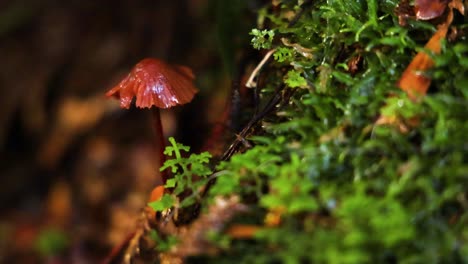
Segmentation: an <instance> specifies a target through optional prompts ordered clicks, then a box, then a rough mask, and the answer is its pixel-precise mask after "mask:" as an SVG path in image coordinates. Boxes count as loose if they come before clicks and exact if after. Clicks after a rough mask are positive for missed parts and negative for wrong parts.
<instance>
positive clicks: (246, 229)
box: [226, 225, 260, 239]
mask: <svg viewBox="0 0 468 264" xmlns="http://www.w3.org/2000/svg"><path fill="white" fill-rule="evenodd" d="M258 230H260V227H259V226H256V225H233V226H231V227H229V228H228V230H227V231H226V234H227V235H229V236H230V237H232V238H237V239H246V238H252V237H253V236H254V235H255V233H256V232H257V231H258Z"/></svg>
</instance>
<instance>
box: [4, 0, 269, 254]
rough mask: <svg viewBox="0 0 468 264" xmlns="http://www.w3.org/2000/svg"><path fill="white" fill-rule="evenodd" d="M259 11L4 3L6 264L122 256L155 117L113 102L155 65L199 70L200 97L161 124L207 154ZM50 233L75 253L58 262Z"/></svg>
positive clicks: (180, 4) (144, 183)
mask: <svg viewBox="0 0 468 264" xmlns="http://www.w3.org/2000/svg"><path fill="white" fill-rule="evenodd" d="M259 5H260V3H259V2H258V1H241V0H237V1H213V0H186V1H183V0H174V1H115V0H113V1H108V0H103V1H54V0H22V1H20V0H16V1H14V0H2V1H1V2H0V62H1V63H0V177H1V184H0V241H2V242H0V263H35V262H53V261H58V263H62V262H63V263H70V262H79V261H85V263H87V262H90V261H91V262H93V261H96V260H97V259H100V258H102V256H104V255H106V253H107V252H108V250H109V249H110V248H112V247H113V246H115V245H116V244H118V243H119V241H121V240H122V239H123V238H124V237H125V236H126V235H127V234H128V232H129V230H131V229H132V228H133V226H134V224H135V219H136V218H137V217H138V213H139V211H140V210H141V208H142V207H143V206H144V204H145V203H146V199H147V196H148V193H149V191H150V190H151V187H152V186H154V184H155V183H156V182H157V181H158V179H157V167H158V164H157V160H158V159H157V156H156V153H155V146H154V143H153V142H154V141H153V140H154V138H155V133H154V131H153V130H152V125H151V120H150V113H149V111H148V110H140V109H135V107H131V109H130V110H122V109H120V108H119V107H118V102H117V101H115V100H110V99H107V98H105V96H104V93H105V92H106V91H107V90H108V89H110V88H111V87H112V86H113V85H115V84H117V83H118V81H119V80H120V79H121V78H122V77H123V76H124V75H125V74H126V73H128V72H129V71H130V69H131V68H132V66H133V65H135V64H136V63H137V62H138V61H140V60H141V59H143V58H145V57H155V58H160V59H164V60H166V61H168V62H170V63H176V64H182V65H187V66H189V67H191V68H192V69H193V71H194V72H195V75H196V76H197V80H196V86H197V87H198V89H199V90H200V92H199V94H197V96H196V97H195V99H194V101H193V102H192V103H190V104H188V105H186V106H183V107H178V108H176V109H171V110H167V111H163V116H162V118H163V123H164V127H165V132H166V133H165V134H166V135H165V136H166V137H168V136H175V137H176V139H177V141H179V142H182V143H184V144H186V145H190V146H192V150H193V151H195V152H197V151H198V150H200V149H202V147H203V146H204V142H205V140H206V139H207V138H209V137H210V131H211V128H212V127H213V125H214V124H216V123H219V122H222V121H223V120H222V117H223V111H224V109H225V105H226V103H227V102H229V94H230V87H231V82H232V81H233V77H232V76H239V74H240V73H239V72H238V71H239V70H238V69H236V67H235V65H236V63H237V61H238V58H239V57H241V56H242V53H243V52H244V51H245V50H248V49H249V48H248V46H249V39H248V38H249V37H248V31H249V30H250V29H251V28H252V27H254V25H255V11H256V9H257V8H258V6H259ZM50 230H54V232H55V231H56V232H57V233H58V234H59V237H62V238H63V239H64V241H65V242H64V243H62V246H63V245H64V246H63V247H59V246H60V243H58V246H57V248H58V249H57V250H56V251H54V252H52V253H50V254H49V253H47V252H44V247H43V246H40V245H41V243H40V242H39V241H42V240H41V239H43V240H44V241H49V242H50V240H51V238H50V232H49V231H50ZM45 244H46V245H49V244H52V245H54V243H49V244H47V243H45ZM46 248H47V247H46ZM52 249H54V247H53V246H52ZM52 251H53V250H52ZM12 261H13V262H12Z"/></svg>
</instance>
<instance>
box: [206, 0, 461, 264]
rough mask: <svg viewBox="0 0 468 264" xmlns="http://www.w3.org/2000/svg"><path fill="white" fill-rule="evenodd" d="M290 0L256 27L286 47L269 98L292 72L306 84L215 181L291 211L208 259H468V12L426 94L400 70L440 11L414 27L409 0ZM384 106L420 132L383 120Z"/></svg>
mask: <svg viewBox="0 0 468 264" xmlns="http://www.w3.org/2000/svg"><path fill="white" fill-rule="evenodd" d="M280 2H281V4H280V6H279V8H264V9H262V10H261V11H260V14H259V16H260V18H261V19H259V21H261V22H262V25H261V27H262V28H269V30H263V31H260V30H253V31H252V32H253V33H252V34H253V35H254V38H253V40H252V42H253V44H254V46H255V47H256V48H264V49H270V48H276V52H275V53H274V60H272V61H271V64H272V67H269V68H268V72H264V73H263V74H264V75H265V76H266V77H264V78H265V80H266V83H265V84H264V85H265V86H264V87H261V88H262V94H261V99H262V100H263V101H262V102H261V104H260V105H265V104H266V102H267V101H268V100H269V99H270V98H271V97H272V96H273V95H272V94H273V93H274V92H272V91H274V89H275V88H277V87H282V86H284V84H286V86H287V87H286V88H284V89H286V90H287V89H295V92H294V94H293V95H292V97H290V98H289V97H288V98H286V100H287V103H285V104H283V105H282V107H281V108H280V109H279V108H277V109H276V111H274V114H272V115H270V116H268V118H267V121H268V122H264V123H263V125H262V128H261V134H262V136H253V137H250V138H247V139H248V140H249V141H250V143H251V144H252V145H254V146H253V148H251V149H249V150H247V151H245V152H243V153H237V154H235V155H234V156H232V158H231V159H230V160H228V161H225V162H223V163H221V165H219V166H218V168H217V169H218V170H219V171H222V172H223V174H222V175H220V176H219V177H218V179H217V182H216V183H215V184H214V186H213V188H212V189H211V191H210V193H211V194H212V195H227V194H229V193H236V194H240V195H241V196H242V197H251V196H252V195H255V197H256V198H257V199H256V200H255V202H254V203H253V204H252V199H246V200H245V202H246V203H250V204H251V205H252V207H253V208H258V210H259V213H258V214H255V217H258V219H256V221H254V222H257V223H262V222H263V221H264V220H265V218H266V216H267V214H268V213H269V212H272V211H274V210H276V209H278V208H280V209H281V210H280V211H281V223H280V224H278V225H274V226H270V227H268V228H264V229H262V231H261V232H259V233H258V234H257V235H256V236H255V237H254V238H252V240H248V241H244V240H241V241H231V243H230V248H229V249H225V250H224V254H222V255H220V256H218V257H214V258H209V259H211V260H213V263H234V262H235V263H239V262H240V263H426V262H427V263H463V262H468V258H467V257H466V256H467V252H468V228H467V226H468V213H467V212H468V210H467V208H468V202H467V191H466V190H468V145H467V135H468V122H466V117H467V116H468V107H467V106H468V79H467V77H466V76H468V63H467V59H466V58H467V57H466V55H467V52H468V41H467V40H466V29H467V26H468V19H467V18H466V17H463V16H460V15H457V16H456V19H455V22H454V24H453V26H455V27H457V28H458V29H459V31H460V32H465V35H463V34H461V35H460V36H459V37H458V39H456V40H454V41H451V42H448V41H444V43H443V50H442V54H440V55H437V56H434V61H435V67H434V68H433V69H432V70H431V71H429V72H428V73H427V74H428V75H429V76H430V77H431V78H432V80H433V81H432V85H431V87H430V89H429V94H428V95H427V96H425V97H424V98H423V99H422V101H421V102H419V103H414V102H412V101H411V100H409V99H408V98H407V97H406V94H405V93H403V92H402V91H400V89H399V88H398V87H397V86H396V83H397V81H398V79H399V78H400V76H401V74H402V73H403V71H404V70H405V68H406V66H407V65H408V64H409V62H410V61H411V60H412V58H413V57H414V56H415V54H416V53H417V52H418V51H420V50H421V49H422V48H423V46H424V45H425V43H426V42H427V41H428V40H429V38H430V37H431V36H432V34H433V33H434V32H435V29H436V26H435V25H432V24H430V23H429V22H424V21H414V20H409V21H408V26H407V27H401V26H400V25H399V24H398V17H397V16H396V14H394V9H395V7H396V4H397V2H398V1H391V0H387V1H376V0H367V1H364V0H360V1H344V0H328V1H280ZM303 2H306V3H305V4H304V5H303V6H301V5H300V4H301V3H303ZM291 12H292V13H294V14H296V15H295V16H294V18H293V19H291ZM268 32H274V35H273V34H271V35H270V34H269V33H268ZM270 36H271V39H270ZM281 38H284V39H286V41H281ZM301 51H306V52H305V53H304V52H301ZM353 61H357V66H355V68H352V67H351V66H352V62H353ZM288 87H289V88H288ZM297 87H302V88H306V89H297ZM284 91H285V90H283V93H284V94H286V92H284ZM381 115H384V116H392V117H395V118H397V119H398V120H400V121H401V123H400V125H403V126H405V128H406V130H407V132H402V131H401V130H402V129H401V128H399V127H398V126H394V125H379V126H377V125H375V123H376V120H377V119H378V118H379V116H381ZM411 118H415V119H416V121H415V124H411V123H410V122H409V121H408V120H410V119H411ZM405 120H406V121H408V122H405ZM256 131H257V132H258V131H259V130H258V129H257V130H256Z"/></svg>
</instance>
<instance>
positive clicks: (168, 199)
mask: <svg viewBox="0 0 468 264" xmlns="http://www.w3.org/2000/svg"><path fill="white" fill-rule="evenodd" d="M174 204H175V199H174V197H172V196H171V195H170V194H167V193H166V194H164V195H163V197H161V199H160V200H159V201H154V202H150V203H148V206H149V207H151V208H152V209H153V210H154V211H156V212H162V211H164V210H166V209H169V208H171V207H172V206H174Z"/></svg>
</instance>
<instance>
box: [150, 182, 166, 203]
mask: <svg viewBox="0 0 468 264" xmlns="http://www.w3.org/2000/svg"><path fill="white" fill-rule="evenodd" d="M163 195H164V186H163V185H158V186H156V187H155V188H154V189H153V190H152V191H151V194H150V198H149V202H155V201H159V200H160V199H161V198H162V197H163Z"/></svg>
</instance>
